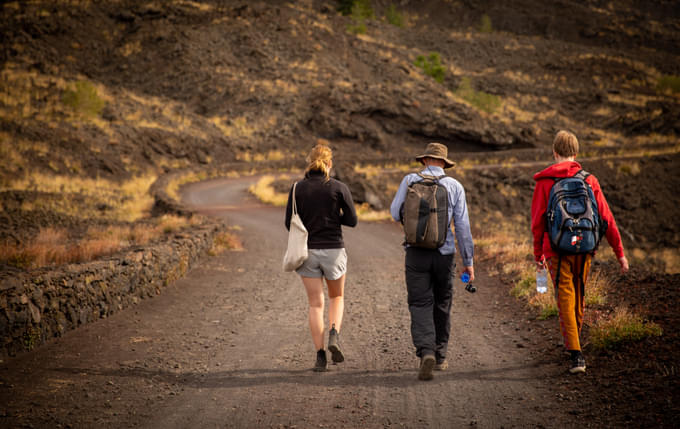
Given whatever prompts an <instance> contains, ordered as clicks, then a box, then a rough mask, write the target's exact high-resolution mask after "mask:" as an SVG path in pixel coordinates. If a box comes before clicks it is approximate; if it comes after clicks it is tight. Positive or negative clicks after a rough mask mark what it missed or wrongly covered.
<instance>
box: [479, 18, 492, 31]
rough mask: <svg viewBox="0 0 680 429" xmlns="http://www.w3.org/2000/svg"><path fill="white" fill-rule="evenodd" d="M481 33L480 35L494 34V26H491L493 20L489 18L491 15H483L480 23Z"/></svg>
mask: <svg viewBox="0 0 680 429" xmlns="http://www.w3.org/2000/svg"><path fill="white" fill-rule="evenodd" d="M479 32H480V33H492V32H493V26H492V25H491V18H489V15H487V14H484V15H482V19H481V21H480V23H479Z"/></svg>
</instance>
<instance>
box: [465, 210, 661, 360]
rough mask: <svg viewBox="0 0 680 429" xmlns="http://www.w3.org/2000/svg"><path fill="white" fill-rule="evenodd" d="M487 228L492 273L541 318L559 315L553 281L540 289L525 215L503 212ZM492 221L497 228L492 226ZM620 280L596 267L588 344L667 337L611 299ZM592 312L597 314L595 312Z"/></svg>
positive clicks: (589, 295) (485, 254) (482, 244)
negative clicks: (508, 216) (507, 215)
mask: <svg viewBox="0 0 680 429" xmlns="http://www.w3.org/2000/svg"><path fill="white" fill-rule="evenodd" d="M480 225H485V227H484V228H483V229H482V228H480V229H479V230H480V231H481V233H480V234H479V236H478V238H477V239H476V241H475V242H476V245H477V248H478V249H479V252H480V253H481V259H482V260H487V261H494V263H495V266H493V267H490V269H489V272H490V274H491V275H492V276H494V277H502V278H504V279H506V280H508V281H509V282H510V283H511V284H512V286H511V288H510V290H509V293H510V294H511V295H512V296H514V297H516V298H517V299H520V300H522V301H524V302H526V304H527V305H528V306H529V307H531V308H532V309H533V311H534V312H535V315H536V318H537V319H539V320H546V319H552V318H556V317H557V316H558V310H557V304H556V301H555V295H554V288H553V287H550V286H552V282H551V281H550V280H549V287H548V292H546V293H544V294H541V293H538V292H537V291H536V272H535V268H534V262H533V256H532V254H531V241H530V232H529V231H530V229H529V225H528V224H527V222H526V220H525V219H522V218H521V217H519V216H518V217H516V218H512V219H503V217H502V216H501V215H500V214H497V215H495V216H493V215H492V216H491V217H490V218H487V219H484V220H483V221H481V223H480ZM491 225H493V226H492V227H490V226H491ZM598 257H600V258H611V257H613V253H611V252H606V251H605V252H601V253H599V254H598ZM616 287H617V285H616V284H615V282H614V281H613V280H612V279H611V278H609V277H607V275H606V273H605V272H604V271H602V270H601V269H599V268H598V267H593V269H592V271H591V274H590V278H589V279H588V284H587V285H586V307H589V308H587V309H586V319H585V322H584V323H585V324H586V325H588V327H589V330H588V338H587V339H586V342H589V343H590V344H592V345H593V347H594V348H596V349H609V348H614V347H616V346H617V345H618V344H620V343H622V342H626V341H637V340H640V339H643V338H646V337H649V336H659V335H662V330H661V328H660V327H659V326H658V325H657V324H655V323H653V322H649V321H645V320H644V319H643V316H642V315H639V314H636V313H634V312H633V311H632V310H630V309H628V308H627V307H626V306H624V305H622V304H617V303H613V302H609V301H608V300H607V295H608V293H609V291H611V290H613V289H614V288H616ZM615 306H616V307H615ZM591 313H592V314H591Z"/></svg>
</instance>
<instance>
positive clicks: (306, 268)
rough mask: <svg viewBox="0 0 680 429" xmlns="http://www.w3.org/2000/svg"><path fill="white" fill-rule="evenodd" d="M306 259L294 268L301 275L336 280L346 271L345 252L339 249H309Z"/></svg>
mask: <svg viewBox="0 0 680 429" xmlns="http://www.w3.org/2000/svg"><path fill="white" fill-rule="evenodd" d="M308 254H309V256H308V257H307V260H306V261H305V262H304V263H303V264H302V266H300V268H298V269H297V270H295V272H296V273H298V274H300V275H301V276H303V277H314V278H320V277H325V278H326V279H328V280H337V279H339V278H340V277H342V276H343V275H344V274H345V273H346V272H347V252H345V249H344V248H341V249H309V250H308Z"/></svg>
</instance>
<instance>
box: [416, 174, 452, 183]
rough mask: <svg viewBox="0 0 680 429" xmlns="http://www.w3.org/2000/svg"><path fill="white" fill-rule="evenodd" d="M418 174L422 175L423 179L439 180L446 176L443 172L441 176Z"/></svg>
mask: <svg viewBox="0 0 680 429" xmlns="http://www.w3.org/2000/svg"><path fill="white" fill-rule="evenodd" d="M416 174H417V175H418V176H420V177H421V178H422V179H423V180H426V179H427V180H432V181H435V182H438V181H439V180H441V179H443V178H444V177H446V174H442V175H441V176H432V175H429V174H422V173H416Z"/></svg>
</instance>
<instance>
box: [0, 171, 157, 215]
mask: <svg viewBox="0 0 680 429" xmlns="http://www.w3.org/2000/svg"><path fill="white" fill-rule="evenodd" d="M155 180H156V176H155V175H153V174H147V175H142V176H138V177H134V178H132V179H130V180H127V181H125V182H122V183H119V182H115V181H111V180H106V179H100V178H97V179H92V178H84V177H72V176H61V175H56V176H55V175H48V174H43V173H36V172H34V173H32V174H31V175H30V176H28V177H26V178H21V179H17V180H10V181H8V183H5V184H3V186H1V187H0V191H4V190H20V191H36V192H45V193H49V194H54V195H60V196H62V197H63V198H59V199H43V200H40V201H36V202H34V203H31V204H28V203H27V205H26V206H25V207H24V209H26V210H32V209H46V210H49V211H52V212H55V213H59V214H64V215H69V216H74V217H78V218H90V219H107V220H110V221H122V222H133V221H136V220H138V219H141V218H143V217H146V216H147V215H148V213H149V210H150V209H151V206H152V205H153V198H152V197H151V195H149V193H148V189H149V187H150V186H151V184H152V183H153V182H154V181H155ZM77 197H80V198H77ZM101 206H106V207H108V208H109V209H108V210H100V209H99V208H98V207H101Z"/></svg>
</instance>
